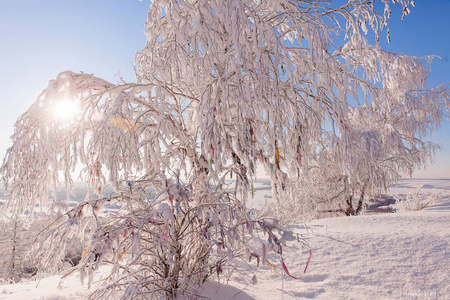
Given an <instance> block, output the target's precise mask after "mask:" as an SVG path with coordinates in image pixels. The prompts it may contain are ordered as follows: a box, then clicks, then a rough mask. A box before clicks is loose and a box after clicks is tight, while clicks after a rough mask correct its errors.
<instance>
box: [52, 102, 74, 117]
mask: <svg viewBox="0 0 450 300" xmlns="http://www.w3.org/2000/svg"><path fill="white" fill-rule="evenodd" d="M52 113H53V116H54V118H55V119H57V120H59V121H72V120H75V119H76V117H77V116H78V115H79V113H80V107H79V106H78V103H77V102H75V101H73V100H70V99H60V100H58V101H57V102H56V103H55V104H54V106H53V109H52Z"/></svg>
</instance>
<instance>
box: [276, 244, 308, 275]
mask: <svg viewBox="0 0 450 300" xmlns="http://www.w3.org/2000/svg"><path fill="white" fill-rule="evenodd" d="M311 255H312V251H311V250H309V258H308V261H307V262H306V267H305V270H304V271H303V275H302V276H300V277H295V276H292V275H291V274H290V273H289V271H288V269H287V267H286V264H285V263H284V259H283V258H281V263H282V265H283V269H284V271H285V272H286V274H287V275H288V276H289V277H291V278H294V279H301V278H303V276H305V273H306V269H308V265H309V261H310V260H311Z"/></svg>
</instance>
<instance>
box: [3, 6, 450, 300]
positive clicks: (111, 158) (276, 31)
mask: <svg viewBox="0 0 450 300" xmlns="http://www.w3.org/2000/svg"><path fill="white" fill-rule="evenodd" d="M392 2H394V3H395V2H400V5H401V6H402V8H403V16H405V15H407V14H408V13H409V8H410V6H411V5H412V6H414V2H413V1H409V0H400V1H392ZM382 5H384V11H383V7H381V6H382ZM379 8H381V11H380V12H378V11H377V9H379ZM389 16H390V1H387V0H382V1H381V2H380V1H367V0H364V1H363V0H349V1H347V2H346V3H341V2H339V3H338V4H336V3H335V2H330V1H325V0H323V1H320V0H317V1H288V0H276V1H261V0H258V1H256V0H226V1H225V0H211V1H205V0H197V1H189V0H187V1H168V0H155V1H153V2H152V4H151V6H150V8H149V11H148V18H147V22H146V26H147V27H148V29H147V31H146V35H147V44H146V47H145V48H144V49H143V50H142V51H141V52H139V53H138V54H137V55H136V77H137V82H136V83H125V82H119V83H117V84H113V83H110V82H107V81H105V80H103V79H100V78H97V77H95V76H94V75H89V74H84V73H82V74H76V73H73V72H63V73H61V74H60V75H58V77H57V78H56V79H55V80H52V81H50V83H49V86H48V88H47V89H46V90H44V91H43V92H42V94H41V95H40V96H39V97H38V99H37V101H36V103H35V104H34V105H33V106H32V107H31V108H30V109H29V110H28V111H27V112H26V113H25V114H23V115H22V116H21V117H20V118H19V120H18V121H17V123H16V127H15V128H16V132H15V134H14V135H13V142H14V144H13V146H12V147H11V148H10V149H9V150H8V152H7V155H6V158H5V161H4V164H3V166H2V169H1V172H2V175H3V180H4V182H5V183H6V186H7V188H8V189H9V191H10V200H9V204H8V206H9V207H10V208H13V209H15V210H24V209H28V210H30V211H33V210H34V209H35V204H37V203H39V204H40V205H41V206H49V207H51V208H53V209H55V210H57V209H63V208H64V207H63V206H64V205H65V204H64V203H63V202H62V203H60V202H58V201H57V200H56V199H53V200H51V201H50V200H49V196H48V187H49V186H50V188H51V189H53V190H56V188H57V186H58V182H59V179H60V178H62V179H61V180H62V181H63V183H64V186H65V187H66V188H67V189H68V190H69V193H70V191H71V190H72V189H73V179H72V174H73V173H72V171H74V170H75V169H76V168H77V166H78V165H80V164H81V165H83V166H84V169H83V171H82V172H81V175H80V176H81V178H82V179H83V180H85V181H86V182H87V183H88V184H89V186H90V188H91V193H90V194H89V195H88V196H87V197H86V200H85V201H84V202H82V203H81V204H80V205H79V206H77V207H75V208H73V209H70V210H68V211H67V213H66V214H65V215H63V216H62V217H61V221H62V223H61V224H60V225H59V226H58V227H56V228H54V229H53V230H51V231H49V232H48V235H47V238H46V239H45V241H44V242H43V243H42V244H41V248H40V250H41V253H45V255H44V256H43V257H44V258H46V259H51V257H52V253H53V252H52V251H61V249H60V248H58V249H56V248H55V247H54V246H52V245H55V244H59V243H58V242H56V241H61V242H62V241H64V240H67V239H68V237H70V240H72V239H73V232H78V233H81V235H80V236H85V235H89V236H91V240H90V242H89V245H87V247H86V248H85V251H84V253H83V263H82V264H80V266H81V267H80V268H83V270H85V267H86V266H87V267H88V270H90V271H89V274H92V273H91V270H92V269H94V268H96V267H97V266H98V265H100V264H102V263H110V264H111V266H112V275H111V277H110V278H112V279H113V280H112V281H110V282H112V283H110V284H106V285H105V286H104V287H103V289H102V290H99V293H100V295H108V293H110V292H114V291H120V292H121V293H123V295H124V298H133V297H134V298H136V297H139V296H142V297H146V296H144V295H148V294H152V295H166V296H168V297H175V296H176V295H177V292H179V291H182V292H184V293H188V292H192V293H194V292H195V290H196V288H195V287H196V285H199V284H201V283H202V282H203V281H204V280H205V279H206V278H207V277H208V276H209V275H210V274H211V273H213V272H216V273H217V274H220V273H221V271H222V268H223V264H224V263H225V262H226V263H232V261H233V260H234V258H235V257H237V256H246V257H247V258H251V257H254V256H255V255H263V252H264V256H265V251H262V250H261V249H266V247H267V248H268V249H272V250H273V251H274V252H275V253H278V255H281V253H282V251H281V247H282V244H283V242H286V241H289V240H293V237H292V236H291V235H290V233H289V232H288V231H284V232H283V231H281V233H282V236H281V237H280V236H279V237H277V235H276V234H275V231H274V228H275V227H276V224H277V222H275V221H273V222H269V221H268V220H267V219H264V217H263V216H261V215H259V214H258V213H256V212H251V211H248V210H247V208H246V201H247V197H248V194H249V191H251V190H252V189H253V184H252V183H253V179H254V178H255V176H256V166H257V165H258V164H261V165H263V166H264V167H265V169H266V171H267V173H268V174H269V176H270V178H271V180H272V190H273V196H274V198H275V199H276V203H277V206H276V209H275V211H274V212H273V213H274V216H275V217H277V218H280V217H283V216H289V215H290V216H295V215H297V214H302V213H305V209H306V211H311V210H313V209H317V205H316V204H317V203H319V202H323V201H328V200H330V199H332V198H333V197H335V198H336V199H337V198H342V199H343V200H342V201H347V200H346V199H348V197H349V196H352V195H353V196H355V197H356V196H359V197H364V195H365V194H366V193H368V191H373V190H375V189H377V188H380V187H382V186H384V185H386V183H387V182H389V181H391V180H396V179H398V176H399V175H398V174H399V171H400V170H407V171H411V170H412V169H413V168H414V167H417V166H422V165H424V164H425V163H426V161H427V159H429V158H430V154H432V152H433V150H434V146H433V145H430V144H428V143H425V142H423V141H422V139H423V138H424V137H425V135H426V134H428V133H431V132H432V131H433V130H434V129H435V128H436V127H437V126H438V125H439V122H440V120H441V119H442V117H443V116H444V115H445V114H446V113H447V112H448V96H449V93H448V90H447V89H446V87H445V86H441V87H438V88H436V89H431V90H426V89H425V79H426V74H427V70H426V68H425V67H424V65H423V64H422V62H421V59H419V58H414V57H409V56H406V55H403V54H394V53H389V52H387V51H384V50H383V49H381V47H380V45H379V43H378V40H379V37H380V35H382V31H383V30H384V29H385V28H386V27H387V20H388V18H389ZM387 35H388V34H387ZM368 36H373V39H374V43H373V44H371V43H369V38H368ZM388 38H389V35H388ZM67 99H69V100H67ZM67 101H69V102H67ZM68 103H71V104H74V106H73V107H71V108H70V109H71V111H72V112H74V114H73V115H72V116H71V117H70V118H64V117H63V116H61V115H58V114H57V113H58V112H59V108H60V107H61V106H63V107H67V106H68ZM330 168H331V169H332V170H331V171H328V169H330ZM330 176H334V179H333V180H334V181H330V180H328V179H330V178H331V177H330ZM227 178H228V179H229V178H233V180H232V181H231V183H229V181H226V180H225V179H227ZM305 182H306V183H308V184H305V185H303V184H302V183H305ZM320 182H325V183H328V184H330V185H334V186H336V187H339V188H340V189H342V191H343V192H341V190H339V189H338V190H336V189H335V190H333V191H332V192H330V191H327V189H324V188H323V186H319V185H318V183H320ZM333 182H334V183H333ZM108 185H111V186H112V187H113V189H114V193H113V194H109V195H108V194H106V195H105V193H104V190H105V188H106V187H107V186H108ZM311 187H312V188H313V189H312V190H311V189H307V188H311ZM314 193H316V194H317V195H314ZM327 193H328V195H327ZM311 196H314V197H311ZM306 197H309V198H306ZM111 202H117V203H118V204H119V206H120V207H121V208H122V209H121V210H120V212H119V213H118V214H115V215H109V216H102V215H101V209H102V207H103V205H105V204H108V203H111ZM345 203H346V202H344V203H343V205H346V204H345ZM347 204H348V201H347ZM340 205H341V206H342V203H341V204H340ZM350 206H351V205H350ZM61 207H62V208H61ZM344 207H346V206H344ZM346 208H348V207H346ZM292 213H293V215H292ZM86 222H87V223H86ZM257 230H260V231H261V230H262V231H263V232H265V233H267V234H268V239H267V238H266V239H265V240H263V242H262V244H263V245H262V248H261V247H260V246H261V245H260V246H255V244H254V243H253V242H252V240H251V239H250V238H249V236H251V235H254V234H256V232H257ZM277 234H278V233H277ZM281 259H282V258H281ZM263 260H264V259H263Z"/></svg>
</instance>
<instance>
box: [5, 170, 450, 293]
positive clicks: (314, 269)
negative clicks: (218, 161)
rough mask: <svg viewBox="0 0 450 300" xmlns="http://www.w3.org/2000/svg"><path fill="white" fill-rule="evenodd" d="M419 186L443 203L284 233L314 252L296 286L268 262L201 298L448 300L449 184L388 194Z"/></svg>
mask: <svg viewBox="0 0 450 300" xmlns="http://www.w3.org/2000/svg"><path fill="white" fill-rule="evenodd" d="M420 186H422V189H421V191H431V190H432V191H433V192H434V193H439V196H440V199H441V201H440V202H439V203H437V204H434V205H432V206H430V207H427V208H425V209H423V210H420V211H406V212H398V213H385V214H372V215H365V216H356V217H340V218H330V219H321V220H313V221H311V222H308V223H306V224H296V225H292V226H290V229H291V230H294V232H296V233H298V234H301V235H303V236H304V237H306V238H307V240H308V244H309V246H310V247H311V249H312V258H311V261H310V264H309V267H308V270H307V272H306V275H305V276H304V277H303V278H302V279H300V280H295V279H292V278H290V277H288V276H286V275H285V273H284V271H283V270H282V269H281V267H280V263H279V262H278V261H275V260H272V261H271V262H272V265H273V267H269V266H260V267H258V268H257V267H256V264H251V265H250V267H247V270H246V271H239V270H238V271H235V272H234V273H233V275H232V276H231V279H230V280H229V281H228V282H227V281H226V280H225V278H223V277H221V278H220V279H217V277H212V278H211V280H210V281H209V282H208V283H207V284H206V285H205V286H203V287H202V288H201V290H200V291H199V293H201V295H202V296H204V297H206V298H207V299H208V298H209V299H219V300H222V299H223V300H224V299H258V300H259V299H262V300H264V299H268V300H269V299H270V300H272V299H450V283H449V279H450V180H412V179H411V180H404V181H402V182H401V183H400V185H399V186H398V187H394V188H393V189H392V190H391V192H390V193H389V194H390V195H391V194H392V195H394V194H408V193H414V192H416V191H417V188H418V187H420ZM257 188H258V189H257ZM257 188H256V185H255V191H256V195H258V197H259V198H258V199H259V201H260V202H259V204H261V205H262V204H263V202H265V201H266V199H269V200H270V198H266V197H264V196H268V195H270V185H269V186H267V184H265V183H261V184H260V185H259V186H258V187H257ZM259 204H257V205H256V206H259ZM305 225H306V227H305ZM289 246H290V247H285V248H284V249H283V251H284V259H285V262H286V265H287V267H288V269H289V272H290V273H291V274H292V275H293V276H296V275H298V276H300V275H302V274H303V270H304V268H305V264H306V262H307V260H308V256H309V252H307V251H305V250H304V249H302V247H301V245H300V244H296V243H291V244H289ZM249 268H250V271H249ZM253 274H256V278H257V283H256V284H253V281H252V277H253ZM88 294H89V290H88V289H87V286H86V285H82V284H81V283H80V278H79V274H73V275H71V276H69V277H67V278H65V279H61V276H52V277H48V278H45V279H42V280H41V281H29V282H21V283H17V284H14V285H2V286H0V299H26V300H31V299H47V300H49V299H52V300H53V299H83V298H84V297H86V295H88Z"/></svg>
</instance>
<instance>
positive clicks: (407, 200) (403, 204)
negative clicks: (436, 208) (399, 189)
mask: <svg viewBox="0 0 450 300" xmlns="http://www.w3.org/2000/svg"><path fill="white" fill-rule="evenodd" d="M441 200H442V193H438V192H436V191H433V190H431V191H428V192H423V191H422V189H421V188H417V189H416V190H415V191H414V192H413V193H408V194H406V195H402V196H396V197H395V201H396V205H395V207H396V209H397V211H415V210H422V209H424V208H425V207H428V206H430V205H433V204H436V203H439V202H440V201H441Z"/></svg>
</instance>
